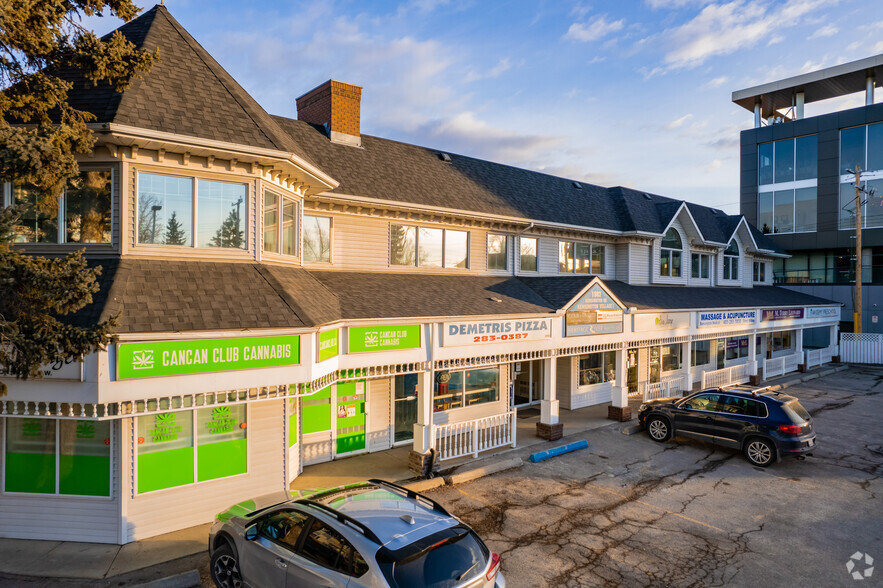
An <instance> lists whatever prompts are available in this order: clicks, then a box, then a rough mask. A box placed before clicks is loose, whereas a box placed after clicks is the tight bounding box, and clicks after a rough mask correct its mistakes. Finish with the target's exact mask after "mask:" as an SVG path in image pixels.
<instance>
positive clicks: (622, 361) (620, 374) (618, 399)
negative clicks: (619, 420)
mask: <svg viewBox="0 0 883 588" xmlns="http://www.w3.org/2000/svg"><path fill="white" fill-rule="evenodd" d="M626 358H627V352H626V350H625V349H617V350H616V381H615V382H614V386H613V390H612V391H611V393H610V402H611V404H613V406H616V407H618V408H622V407H624V406H628V405H629V383H628V375H627V374H628V371H627V369H628V366H627V365H626V363H627V359H626Z"/></svg>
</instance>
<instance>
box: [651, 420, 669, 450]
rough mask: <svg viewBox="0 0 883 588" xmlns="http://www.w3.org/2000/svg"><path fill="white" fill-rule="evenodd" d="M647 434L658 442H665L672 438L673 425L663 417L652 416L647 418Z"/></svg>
mask: <svg viewBox="0 0 883 588" xmlns="http://www.w3.org/2000/svg"><path fill="white" fill-rule="evenodd" d="M647 434H648V435H650V438H651V439H653V440H654V441H656V442H657V443H665V442H666V441H668V440H669V439H671V427H670V426H669V424H668V421H667V420H665V419H664V418H662V417H658V416H654V417H650V418H649V419H647Z"/></svg>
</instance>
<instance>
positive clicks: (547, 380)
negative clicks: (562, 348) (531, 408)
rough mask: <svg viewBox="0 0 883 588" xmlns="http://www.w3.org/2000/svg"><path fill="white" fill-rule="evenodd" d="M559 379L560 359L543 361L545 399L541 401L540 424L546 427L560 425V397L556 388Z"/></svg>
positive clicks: (553, 358)
mask: <svg viewBox="0 0 883 588" xmlns="http://www.w3.org/2000/svg"><path fill="white" fill-rule="evenodd" d="M557 379H558V358H557V357H550V358H547V359H544V360H543V399H542V400H541V401H540V422H541V423H544V424H546V425H555V424H557V423H558V395H557V394H556V390H555V386H556V385H557Z"/></svg>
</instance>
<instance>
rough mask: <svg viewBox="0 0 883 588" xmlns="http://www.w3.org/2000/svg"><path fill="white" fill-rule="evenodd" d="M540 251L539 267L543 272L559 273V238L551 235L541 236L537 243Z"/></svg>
mask: <svg viewBox="0 0 883 588" xmlns="http://www.w3.org/2000/svg"><path fill="white" fill-rule="evenodd" d="M537 249H539V252H538V253H537V255H538V256H539V260H538V261H537V269H538V270H539V272H540V273H541V274H548V275H557V274H558V239H552V238H551V237H540V239H539V243H538V244H537Z"/></svg>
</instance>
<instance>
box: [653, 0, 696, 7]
mask: <svg viewBox="0 0 883 588" xmlns="http://www.w3.org/2000/svg"><path fill="white" fill-rule="evenodd" d="M646 2H647V6H649V7H650V8H653V9H658V8H683V7H684V6H687V5H689V4H699V5H704V4H708V3H709V2H711V0H646Z"/></svg>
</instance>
